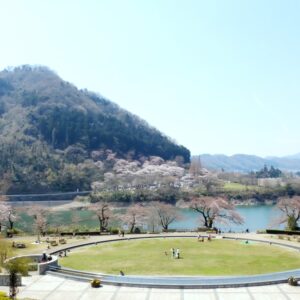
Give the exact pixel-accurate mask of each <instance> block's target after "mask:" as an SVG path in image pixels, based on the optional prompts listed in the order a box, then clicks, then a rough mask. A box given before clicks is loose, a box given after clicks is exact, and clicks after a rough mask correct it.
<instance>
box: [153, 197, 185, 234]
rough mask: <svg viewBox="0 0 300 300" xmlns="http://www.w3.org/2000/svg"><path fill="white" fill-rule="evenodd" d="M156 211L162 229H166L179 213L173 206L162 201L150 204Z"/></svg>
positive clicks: (176, 218) (177, 217)
mask: <svg viewBox="0 0 300 300" xmlns="http://www.w3.org/2000/svg"><path fill="white" fill-rule="evenodd" d="M152 205H153V206H154V207H155V209H156V212H157V215H158V220H159V223H160V225H161V226H162V228H163V230H165V231H167V230H168V228H169V225H170V224H171V223H173V222H174V221H176V220H178V219H179V214H178V212H177V209H176V207H175V206H173V205H171V204H166V203H162V202H157V203H155V205H154V203H153V204H152Z"/></svg>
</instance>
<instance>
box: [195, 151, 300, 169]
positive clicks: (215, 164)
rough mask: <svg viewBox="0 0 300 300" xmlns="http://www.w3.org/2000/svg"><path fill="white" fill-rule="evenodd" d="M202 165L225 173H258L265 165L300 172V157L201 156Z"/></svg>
mask: <svg viewBox="0 0 300 300" xmlns="http://www.w3.org/2000/svg"><path fill="white" fill-rule="evenodd" d="M200 158H201V163H202V166H203V167H204V168H207V169H209V170H218V171H220V170H224V171H225V172H242V173H248V172H251V171H258V170H260V169H261V168H262V167H263V166H264V165H267V166H274V167H275V168H279V169H281V170H283V171H291V172H296V171H300V155H299V154H296V155H291V156H286V157H267V158H263V157H259V156H256V155H247V154H235V155H231V156H227V155H224V154H215V155H212V154H201V155H200Z"/></svg>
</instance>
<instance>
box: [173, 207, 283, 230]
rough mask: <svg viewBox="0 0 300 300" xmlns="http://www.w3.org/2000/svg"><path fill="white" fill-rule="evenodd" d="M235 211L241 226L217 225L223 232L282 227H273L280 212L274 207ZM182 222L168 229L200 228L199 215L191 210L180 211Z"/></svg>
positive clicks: (238, 208)
mask: <svg viewBox="0 0 300 300" xmlns="http://www.w3.org/2000/svg"><path fill="white" fill-rule="evenodd" d="M236 210H237V211H238V212H239V213H240V215H241V216H242V217H243V218H244V221H245V223H244V224H243V225H235V224H228V225H224V224H218V225H217V227H219V228H221V229H222V230H223V231H235V232H241V231H245V230H246V229H249V231H251V232H253V231H256V230H263V229H266V228H282V226H278V225H274V221H275V220H276V218H278V216H279V215H280V212H279V211H278V210H277V209H276V207H275V206H274V205H259V206H237V207H236ZM181 213H182V216H183V220H181V221H178V222H176V223H174V224H172V226H171V227H170V228H174V229H195V228H197V227H199V226H201V222H200V218H199V214H198V213H196V212H193V211H191V210H188V209H185V210H181Z"/></svg>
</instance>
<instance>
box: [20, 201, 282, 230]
mask: <svg viewBox="0 0 300 300" xmlns="http://www.w3.org/2000/svg"><path fill="white" fill-rule="evenodd" d="M68 202H70V201H43V202H42V203H39V204H42V205H45V206H50V207H51V206H52V207H53V206H57V205H62V204H65V203H68ZM27 204H29V203H27V202H21V203H20V202H19V203H15V205H17V206H26V205H27ZM30 204H32V203H30ZM236 210H237V211H238V212H239V213H240V214H241V216H242V217H243V218H244V221H245V223H244V224H243V225H235V224H229V225H221V224H216V226H217V227H218V228H221V229H222V231H226V232H227V231H233V232H242V231H245V230H246V229H249V231H251V232H254V231H257V230H263V229H266V228H283V226H282V225H281V226H279V225H274V223H275V222H274V221H275V220H276V218H278V216H279V215H280V212H279V211H278V210H277V209H276V207H275V206H272V205H260V206H237V207H236ZM180 214H181V216H182V219H181V220H180V221H176V222H174V223H172V224H171V225H170V229H178V230H195V229H196V228H198V227H201V226H202V225H201V222H200V217H199V213H196V212H194V211H192V210H189V209H180ZM74 215H77V216H78V219H80V220H78V223H80V226H86V228H98V221H97V220H96V219H95V218H94V213H93V212H91V211H86V210H79V211H73V212H70V211H61V212H57V213H55V215H53V213H52V214H51V216H50V220H52V222H51V221H50V223H51V224H53V225H54V227H55V225H56V224H71V223H72V217H74ZM21 219H22V221H21V222H20V224H17V227H21V228H23V229H29V226H31V224H32V220H31V218H30V217H27V216H25V215H23V216H22V218H21ZM113 226H118V225H117V224H113Z"/></svg>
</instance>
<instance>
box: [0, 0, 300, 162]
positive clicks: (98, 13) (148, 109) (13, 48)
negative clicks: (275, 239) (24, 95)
mask: <svg viewBox="0 0 300 300" xmlns="http://www.w3.org/2000/svg"><path fill="white" fill-rule="evenodd" d="M0 10H1V12H2V16H1V19H0V32H1V39H2V45H3V46H2V47H1V50H0V51H1V55H0V69H4V68H6V67H7V66H17V65H22V64H33V65H35V64H38V65H45V66H48V67H49V68H50V69H52V70H54V71H55V72H57V74H58V75H59V76H61V77H62V78H63V79H64V80H66V81H68V82H71V83H73V84H74V85H76V86H77V87H78V88H87V89H89V90H91V91H94V92H98V93H100V94H101V95H103V96H104V97H106V98H108V99H110V100H111V101H113V102H115V103H117V104H119V105H120V106H121V107H123V108H125V109H127V110H129V111H130V112H132V113H134V114H136V115H138V116H140V117H141V118H143V119H145V120H146V121H147V122H149V124H150V125H152V126H154V127H156V128H157V129H159V130H160V131H162V132H163V133H165V134H166V135H168V136H170V137H171V138H172V139H174V140H176V141H177V142H178V143H179V144H182V145H184V146H186V147H187V148H189V149H190V150H191V153H192V154H193V155H197V154H201V153H210V154H213V153H222V154H225V155H233V154H236V153H242V154H250V155H257V156H261V157H266V156H286V155H294V154H297V153H299V152H300V138H299V132H300V131H299V125H298V123H297V118H298V111H300V101H299V100H298V98H299V96H300V90H299V87H298V81H297V78H298V77H299V75H300V60H299V55H298V53H299V51H300V41H299V39H298V36H299V33H300V32H299V31H300V26H299V25H300V20H299V18H298V12H299V10H300V3H298V2H297V1H285V2H284V3H283V2H282V1H263V2H262V1H243V2H241V1H226V2H221V1H209V2H206V1H192V0H190V1H147V2H146V1H143V2H141V1H134V0H132V1H125V0H124V1H117V0H110V1H104V0H103V1H95V0H94V1H93V0H91V1H89V2H85V1H82V0H78V1H74V2H70V1H57V0H52V1H49V0H48V1H47V0H45V1H38V0H28V1H26V2H23V1H18V0H15V1H5V0H4V1H1V2H0Z"/></svg>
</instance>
